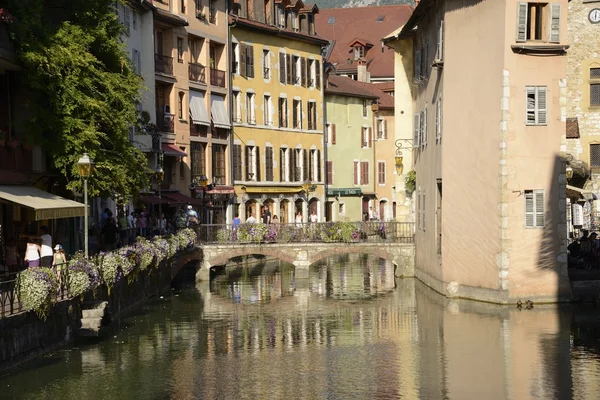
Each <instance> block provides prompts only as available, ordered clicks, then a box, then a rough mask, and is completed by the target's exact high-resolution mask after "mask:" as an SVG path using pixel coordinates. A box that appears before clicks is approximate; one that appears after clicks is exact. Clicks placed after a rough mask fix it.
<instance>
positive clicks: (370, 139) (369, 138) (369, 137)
mask: <svg viewBox="0 0 600 400" xmlns="http://www.w3.org/2000/svg"><path fill="white" fill-rule="evenodd" d="M367 141H368V142H369V148H371V147H373V128H367Z"/></svg>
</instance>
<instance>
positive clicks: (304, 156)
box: [302, 149, 310, 181]
mask: <svg viewBox="0 0 600 400" xmlns="http://www.w3.org/2000/svg"><path fill="white" fill-rule="evenodd" d="M302 163H303V164H302V180H303V181H307V180H309V179H310V177H309V176H308V151H306V149H302Z"/></svg>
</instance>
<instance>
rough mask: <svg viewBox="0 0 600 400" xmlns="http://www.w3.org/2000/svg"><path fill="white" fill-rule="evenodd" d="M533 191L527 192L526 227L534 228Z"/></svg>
mask: <svg viewBox="0 0 600 400" xmlns="http://www.w3.org/2000/svg"><path fill="white" fill-rule="evenodd" d="M534 214H535V212H534V202H533V191H531V190H526V191H525V227H526V228H533V227H534V223H535V216H534Z"/></svg>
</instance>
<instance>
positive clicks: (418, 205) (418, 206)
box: [417, 186, 421, 230]
mask: <svg viewBox="0 0 600 400" xmlns="http://www.w3.org/2000/svg"><path fill="white" fill-rule="evenodd" d="M417 230H421V186H419V189H418V191H417Z"/></svg>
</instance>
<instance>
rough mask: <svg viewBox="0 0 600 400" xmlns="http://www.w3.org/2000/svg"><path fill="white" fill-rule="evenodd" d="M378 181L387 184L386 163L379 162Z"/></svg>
mask: <svg viewBox="0 0 600 400" xmlns="http://www.w3.org/2000/svg"><path fill="white" fill-rule="evenodd" d="M377 183H379V184H380V185H385V163H383V162H379V163H377Z"/></svg>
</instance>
